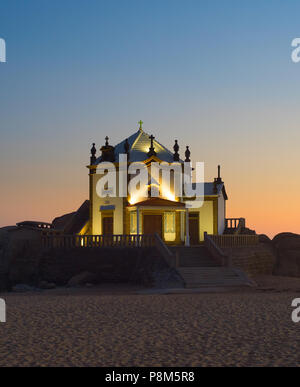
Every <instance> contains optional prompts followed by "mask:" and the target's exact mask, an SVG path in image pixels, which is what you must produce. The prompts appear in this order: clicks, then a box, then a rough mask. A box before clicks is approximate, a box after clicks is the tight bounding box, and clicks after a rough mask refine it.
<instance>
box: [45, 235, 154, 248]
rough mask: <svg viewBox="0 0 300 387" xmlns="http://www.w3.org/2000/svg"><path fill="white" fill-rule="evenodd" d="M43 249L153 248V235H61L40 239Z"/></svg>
mask: <svg viewBox="0 0 300 387" xmlns="http://www.w3.org/2000/svg"><path fill="white" fill-rule="evenodd" d="M41 240H42V246H43V247H44V248H75V247H76V248H77V247H78V248H100V247H153V246H154V245H155V243H154V236H153V234H143V235H63V234H58V235H56V234H52V233H50V234H46V233H44V234H43V235H42V237H41Z"/></svg>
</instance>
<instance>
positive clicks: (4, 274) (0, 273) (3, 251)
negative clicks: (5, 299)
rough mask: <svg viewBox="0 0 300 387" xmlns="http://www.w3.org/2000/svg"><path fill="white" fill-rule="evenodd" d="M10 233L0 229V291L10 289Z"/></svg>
mask: <svg viewBox="0 0 300 387" xmlns="http://www.w3.org/2000/svg"><path fill="white" fill-rule="evenodd" d="M8 251H9V233H8V231H7V230H4V229H0V291H4V290H7V289H8V287H9V286H8V282H9V281H8V272H9V254H8Z"/></svg>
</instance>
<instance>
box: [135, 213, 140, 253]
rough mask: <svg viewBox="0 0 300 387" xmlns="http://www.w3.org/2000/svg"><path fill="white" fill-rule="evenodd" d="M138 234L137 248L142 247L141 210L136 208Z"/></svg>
mask: <svg viewBox="0 0 300 387" xmlns="http://www.w3.org/2000/svg"><path fill="white" fill-rule="evenodd" d="M136 234H137V242H136V243H137V246H139V245H140V241H139V239H140V209H139V207H136Z"/></svg>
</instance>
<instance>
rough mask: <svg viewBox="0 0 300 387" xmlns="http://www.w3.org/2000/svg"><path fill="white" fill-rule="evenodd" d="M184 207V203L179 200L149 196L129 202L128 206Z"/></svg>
mask: <svg viewBox="0 0 300 387" xmlns="http://www.w3.org/2000/svg"><path fill="white" fill-rule="evenodd" d="M136 206H143V207H185V204H184V203H181V202H173V201H172V200H167V199H161V198H149V199H146V200H143V201H142V202H139V203H135V204H130V205H129V206H128V207H136Z"/></svg>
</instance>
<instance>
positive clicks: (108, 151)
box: [100, 136, 115, 162]
mask: <svg viewBox="0 0 300 387" xmlns="http://www.w3.org/2000/svg"><path fill="white" fill-rule="evenodd" d="M108 140H109V137H108V136H106V137H105V145H104V146H103V147H102V148H101V149H100V150H101V152H102V154H101V161H110V162H114V161H115V148H114V147H113V146H111V145H109V143H108Z"/></svg>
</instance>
